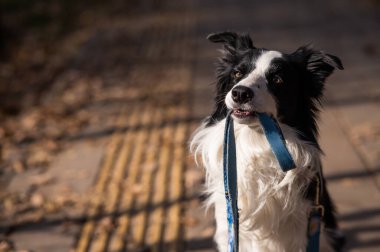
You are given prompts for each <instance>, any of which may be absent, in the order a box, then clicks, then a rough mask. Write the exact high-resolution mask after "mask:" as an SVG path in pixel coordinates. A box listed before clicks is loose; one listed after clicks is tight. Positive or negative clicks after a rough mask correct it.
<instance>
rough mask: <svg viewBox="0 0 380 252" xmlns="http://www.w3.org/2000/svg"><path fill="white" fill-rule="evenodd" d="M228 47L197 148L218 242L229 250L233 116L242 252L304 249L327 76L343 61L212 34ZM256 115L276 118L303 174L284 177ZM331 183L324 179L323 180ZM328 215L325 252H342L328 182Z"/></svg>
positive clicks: (324, 195) (324, 202)
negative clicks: (227, 135) (226, 136)
mask: <svg viewBox="0 0 380 252" xmlns="http://www.w3.org/2000/svg"><path fill="white" fill-rule="evenodd" d="M208 39H209V40H210V41H211V42H214V43H223V49H222V50H221V52H222V56H221V57H220V60H219V64H218V67H217V85H216V97H215V110H214V112H213V113H212V115H211V116H209V117H208V118H206V119H205V121H204V123H203V124H202V126H200V127H199V128H198V130H197V131H196V132H195V133H194V135H193V137H192V140H191V146H190V148H191V150H192V152H193V153H194V155H195V156H197V157H201V160H202V163H203V166H204V167H205V169H206V188H207V189H206V190H207V191H206V192H207V194H208V200H207V206H213V207H214V208H215V219H216V233H215V236H214V238H215V241H216V243H217V246H218V249H219V251H227V246H228V240H227V239H228V238H227V237H228V235H227V221H226V219H227V218H226V205H225V204H226V199H225V193H224V187H223V168H222V145H223V132H224V125H225V117H226V114H227V112H228V110H232V111H233V113H232V118H233V119H234V121H235V138H236V152H237V153H236V154H237V174H238V175H237V176H238V179H237V180H238V191H239V196H238V206H239V216H240V217H239V221H240V225H239V229H240V231H239V232H240V234H239V243H240V252H252V251H261V252H262V251H268V252H274V251H276V252H277V251H284V252H298V251H305V250H306V245H307V224H308V213H309V211H310V208H311V206H312V202H313V200H314V197H315V194H316V189H315V188H316V186H317V185H316V179H315V177H316V176H317V175H318V172H319V171H320V170H321V155H322V151H321V149H320V146H319V144H318V140H317V138H318V128H317V123H316V119H317V116H318V112H319V108H320V105H321V98H322V95H323V90H324V83H325V80H326V78H327V77H328V76H329V75H330V74H331V73H332V72H333V71H334V69H336V68H337V69H343V66H342V63H341V61H340V59H339V58H338V57H336V56H333V55H331V54H327V53H324V52H322V51H317V50H314V49H313V48H311V47H310V46H303V47H300V48H299V49H297V50H296V51H295V52H293V53H291V54H286V53H281V52H278V51H272V50H267V49H264V48H257V47H255V46H254V45H253V43H252V40H251V38H250V37H249V35H247V34H238V33H234V32H222V33H215V34H211V35H209V36H208ZM255 112H263V113H267V114H270V115H272V116H273V117H275V118H276V119H277V120H278V122H279V124H280V128H281V130H282V131H283V134H284V138H285V141H286V145H287V147H288V149H289V151H290V153H291V155H292V157H293V159H294V162H295V164H296V166H297V168H295V169H293V170H291V171H288V172H287V173H284V172H282V171H281V169H280V168H279V164H278V162H277V160H276V158H275V157H274V155H273V154H272V152H271V149H270V146H269V143H268V142H267V140H266V138H265V136H264V134H263V132H262V129H261V127H260V125H259V122H258V119H257V117H256V115H255ZM323 181H324V179H323V177H322V182H323ZM322 187H323V190H322V195H321V203H322V205H323V206H324V209H325V215H324V219H323V229H322V230H323V231H322V232H321V251H342V247H343V243H344V238H343V236H342V235H341V233H340V232H339V230H338V226H337V222H336V219H335V216H334V207H333V204H332V201H331V199H330V197H329V194H328V192H327V189H326V186H325V183H322Z"/></svg>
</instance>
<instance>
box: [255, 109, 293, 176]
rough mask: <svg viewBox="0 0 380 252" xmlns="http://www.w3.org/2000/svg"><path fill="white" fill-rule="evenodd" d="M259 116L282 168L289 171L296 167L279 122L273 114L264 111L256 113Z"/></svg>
mask: <svg viewBox="0 0 380 252" xmlns="http://www.w3.org/2000/svg"><path fill="white" fill-rule="evenodd" d="M256 114H257V116H258V117H259V120H260V124H261V126H262V128H263V130H264V134H265V136H266V138H267V140H268V142H269V144H270V146H271V149H272V152H273V154H274V155H275V156H276V159H277V161H278V163H279V164H280V167H281V170H282V171H283V172H287V171H289V170H291V169H294V168H296V165H295V164H294V161H293V158H292V156H291V155H290V153H289V151H288V149H287V148H286V144H285V139H284V135H283V134H282V132H281V129H280V126H279V125H278V122H277V121H276V120H275V119H274V118H273V117H271V116H269V115H267V114H264V113H256Z"/></svg>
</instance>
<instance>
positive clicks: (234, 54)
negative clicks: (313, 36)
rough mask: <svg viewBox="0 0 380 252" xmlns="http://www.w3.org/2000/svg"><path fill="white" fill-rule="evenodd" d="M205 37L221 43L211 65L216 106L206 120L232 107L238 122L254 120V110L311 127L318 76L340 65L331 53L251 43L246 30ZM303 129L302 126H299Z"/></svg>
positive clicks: (221, 115) (321, 82) (319, 93)
mask: <svg viewBox="0 0 380 252" xmlns="http://www.w3.org/2000/svg"><path fill="white" fill-rule="evenodd" d="M208 39H209V40H210V41H212V42H214V43H223V45H224V46H223V50H222V56H221V58H220V62H219V65H218V69H217V77H218V83H217V96H216V99H215V100H216V110H215V112H214V114H213V115H212V116H211V117H210V118H209V121H208V123H209V124H212V123H213V122H215V121H218V120H220V119H222V118H224V117H225V115H226V111H227V109H228V110H233V118H234V120H235V121H236V122H238V123H240V124H247V125H251V124H255V123H257V119H256V116H255V112H264V113H268V114H271V115H273V116H274V117H276V118H277V119H278V120H279V121H280V122H282V123H285V124H288V125H289V126H292V127H295V128H296V129H298V130H299V131H301V132H303V131H305V130H304V128H310V129H309V130H311V133H313V134H315V133H316V125H315V116H316V112H317V111H318V104H319V102H320V99H321V97H322V94H323V90H324V82H325V80H326V78H327V77H328V76H329V75H330V74H331V73H332V72H333V71H334V69H335V68H338V69H343V66H342V63H341V61H340V60H339V58H337V57H336V56H333V55H330V54H326V53H324V52H322V51H316V50H314V49H312V48H311V47H309V46H303V47H300V48H299V49H297V50H296V51H295V52H294V53H291V54H285V53H280V52H278V51H272V50H267V49H263V48H256V47H255V46H254V45H253V43H252V40H251V38H250V37H249V36H248V35H247V34H237V33H234V32H222V33H215V34H210V35H209V36H208ZM303 133H307V132H303Z"/></svg>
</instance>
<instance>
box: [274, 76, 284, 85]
mask: <svg viewBox="0 0 380 252" xmlns="http://www.w3.org/2000/svg"><path fill="white" fill-rule="evenodd" d="M272 81H273V83H274V84H276V85H281V84H283V83H284V81H283V80H282V79H281V77H280V76H278V75H275V76H274V77H273V78H272Z"/></svg>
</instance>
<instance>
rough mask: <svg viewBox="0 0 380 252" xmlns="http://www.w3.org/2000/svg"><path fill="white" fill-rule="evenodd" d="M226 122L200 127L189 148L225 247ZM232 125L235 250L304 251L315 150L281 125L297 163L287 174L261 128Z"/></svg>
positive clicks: (219, 239)
mask: <svg viewBox="0 0 380 252" xmlns="http://www.w3.org/2000/svg"><path fill="white" fill-rule="evenodd" d="M224 125H225V120H222V121H220V122H218V123H217V124H215V125H213V126H211V127H204V126H201V127H200V128H199V129H198V130H197V131H196V132H195V134H194V136H193V139H192V142H191V150H192V151H193V153H194V154H195V155H196V156H200V157H201V160H202V163H203V166H204V167H205V169H206V187H207V193H208V194H209V198H208V202H207V205H208V206H214V207H215V219H216V233H215V237H214V238H215V241H216V243H217V245H218V249H219V251H223V252H224V251H227V221H226V205H225V204H226V201H225V195H224V186H223V168H222V145H223V132H224ZM256 126H257V127H256V128H251V127H249V126H247V125H242V124H237V123H236V124H235V137H236V152H237V174H238V193H239V196H238V207H239V209H240V212H239V213H240V236H239V241H240V252H252V251H255V252H256V251H262V252H266V251H268V252H273V251H276V252H281V251H283V252H299V251H305V248H306V243H307V237H306V229H307V213H308V210H309V207H310V204H311V203H310V202H309V201H307V200H305V199H304V196H303V193H304V191H305V189H306V186H307V184H308V182H309V181H310V179H311V178H312V177H313V176H314V175H315V172H316V167H319V162H320V155H321V153H320V151H319V150H318V149H317V148H315V147H314V146H312V145H310V144H308V143H306V142H303V141H301V140H300V139H298V138H297V135H296V132H295V131H294V130H293V129H292V128H290V127H288V126H286V125H280V127H281V129H282V131H283V133H284V136H285V139H286V144H287V147H288V149H289V151H290V152H291V155H292V157H293V159H294V161H295V163H296V165H297V168H296V169H293V170H291V171H289V172H287V173H283V172H282V171H281V169H280V168H279V165H278V163H277V160H276V158H275V157H274V155H273V154H272V152H271V149H270V146H269V144H268V142H267V140H266V138H265V136H264V135H263V134H262V131H261V130H260V127H259V126H258V125H256Z"/></svg>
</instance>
